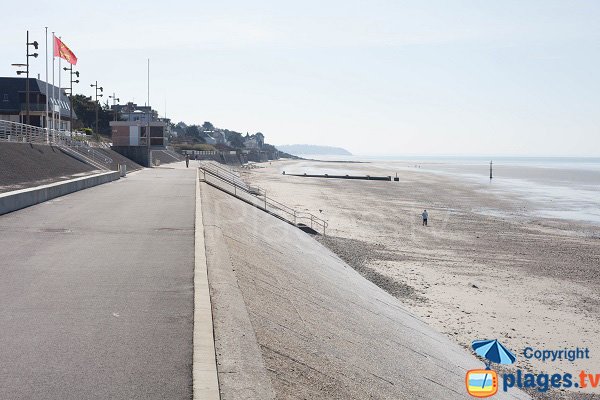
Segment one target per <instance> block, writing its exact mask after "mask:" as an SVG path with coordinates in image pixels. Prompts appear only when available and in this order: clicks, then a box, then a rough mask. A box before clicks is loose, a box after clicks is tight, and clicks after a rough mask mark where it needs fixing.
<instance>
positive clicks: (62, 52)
mask: <svg viewBox="0 0 600 400" xmlns="http://www.w3.org/2000/svg"><path fill="white" fill-rule="evenodd" d="M54 57H60V58H62V59H63V60H66V61H67V62H68V63H69V64H71V65H75V64H77V57H75V54H73V52H72V51H71V49H69V48H68V47H67V45H66V44H64V43H63V42H62V40H60V39H59V38H57V37H56V36H55V37H54Z"/></svg>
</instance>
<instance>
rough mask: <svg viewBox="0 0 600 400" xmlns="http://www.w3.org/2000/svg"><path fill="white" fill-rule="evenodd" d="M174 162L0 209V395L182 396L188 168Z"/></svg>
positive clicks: (191, 189) (187, 359)
mask: <svg viewBox="0 0 600 400" xmlns="http://www.w3.org/2000/svg"><path fill="white" fill-rule="evenodd" d="M180 164H181V163H180ZM180 164H178V165H173V167H170V168H154V169H146V170H142V171H139V172H136V173H134V174H131V175H128V176H127V177H126V178H125V179H121V180H119V181H116V182H112V183H108V184H104V185H101V186H97V187H94V188H90V189H87V190H83V191H80V192H77V193H73V194H70V195H67V196H63V197H60V198H57V199H54V200H51V201H48V202H45V203H42V204H38V205H36V206H33V207H29V208H26V209H23V210H19V211H16V212H13V213H10V214H6V215H3V216H0V242H1V246H0V305H1V306H0V399H189V398H191V396H192V334H193V312H194V306H193V301H194V287H193V283H194V281H193V279H194V219H195V176H196V175H195V174H196V170H195V168H189V169H184V168H183V169H182V168H181V165H180Z"/></svg>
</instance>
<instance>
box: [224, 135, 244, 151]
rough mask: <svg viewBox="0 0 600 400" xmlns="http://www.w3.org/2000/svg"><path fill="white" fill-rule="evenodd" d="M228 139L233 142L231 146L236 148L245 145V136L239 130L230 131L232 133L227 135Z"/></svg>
mask: <svg viewBox="0 0 600 400" xmlns="http://www.w3.org/2000/svg"><path fill="white" fill-rule="evenodd" d="M227 140H228V141H229V143H230V144H231V147H234V148H236V149H241V148H242V147H244V138H243V137H242V134H241V133H239V132H230V134H229V135H228V137H227Z"/></svg>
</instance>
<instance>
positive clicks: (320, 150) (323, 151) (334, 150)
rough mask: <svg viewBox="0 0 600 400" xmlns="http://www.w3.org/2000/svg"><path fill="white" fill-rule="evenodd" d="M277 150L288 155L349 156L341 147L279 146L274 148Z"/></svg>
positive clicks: (311, 145)
mask: <svg viewBox="0 0 600 400" xmlns="http://www.w3.org/2000/svg"><path fill="white" fill-rule="evenodd" d="M275 147H277V150H279V151H284V152H286V153H289V154H294V155H298V154H315V155H328V156H329V155H332V156H351V155H352V153H350V152H349V151H348V150H346V149H342V148H341V147H331V146H316V145H313V144H286V145H281V146H275Z"/></svg>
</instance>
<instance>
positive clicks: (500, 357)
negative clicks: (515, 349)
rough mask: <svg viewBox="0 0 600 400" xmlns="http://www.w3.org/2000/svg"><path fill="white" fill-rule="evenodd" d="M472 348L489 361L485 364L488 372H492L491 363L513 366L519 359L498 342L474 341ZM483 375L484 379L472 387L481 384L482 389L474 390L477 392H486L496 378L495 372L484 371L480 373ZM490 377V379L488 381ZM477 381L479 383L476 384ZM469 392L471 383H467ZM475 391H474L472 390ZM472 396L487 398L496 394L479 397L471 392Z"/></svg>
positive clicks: (480, 395)
mask: <svg viewBox="0 0 600 400" xmlns="http://www.w3.org/2000/svg"><path fill="white" fill-rule="evenodd" d="M471 347H472V348H473V350H474V351H475V353H476V354H477V355H479V356H481V357H483V358H485V359H486V360H487V362H486V364H485V370H486V371H488V370H490V369H491V368H490V365H491V363H496V364H512V363H514V362H515V360H516V359H517V357H515V355H514V354H513V353H511V352H510V350H508V349H507V348H506V347H504V346H503V345H502V343H500V342H499V341H498V340H495V339H494V340H475V341H473V343H472V344H471ZM480 372H481V374H480V375H479V376H481V375H484V376H483V378H482V379H481V378H479V379H480V380H479V379H474V380H473V382H472V384H471V386H473V384H475V385H477V387H479V386H478V385H479V382H481V388H480V389H474V390H475V391H478V390H484V388H486V387H487V385H490V382H489V381H493V377H494V376H495V374H496V373H495V372H494V371H490V373H487V372H485V373H483V372H484V371H480ZM488 376H489V379H488ZM467 381H469V379H467ZM475 381H477V382H475ZM467 390H469V382H467ZM472 390H473V389H472ZM469 393H470V394H471V395H475V396H476V397H487V396H488V395H493V394H494V393H495V391H494V392H493V393H491V394H487V395H484V394H483V393H481V394H479V395H477V394H473V393H472V392H471V391H470V392H469Z"/></svg>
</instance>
